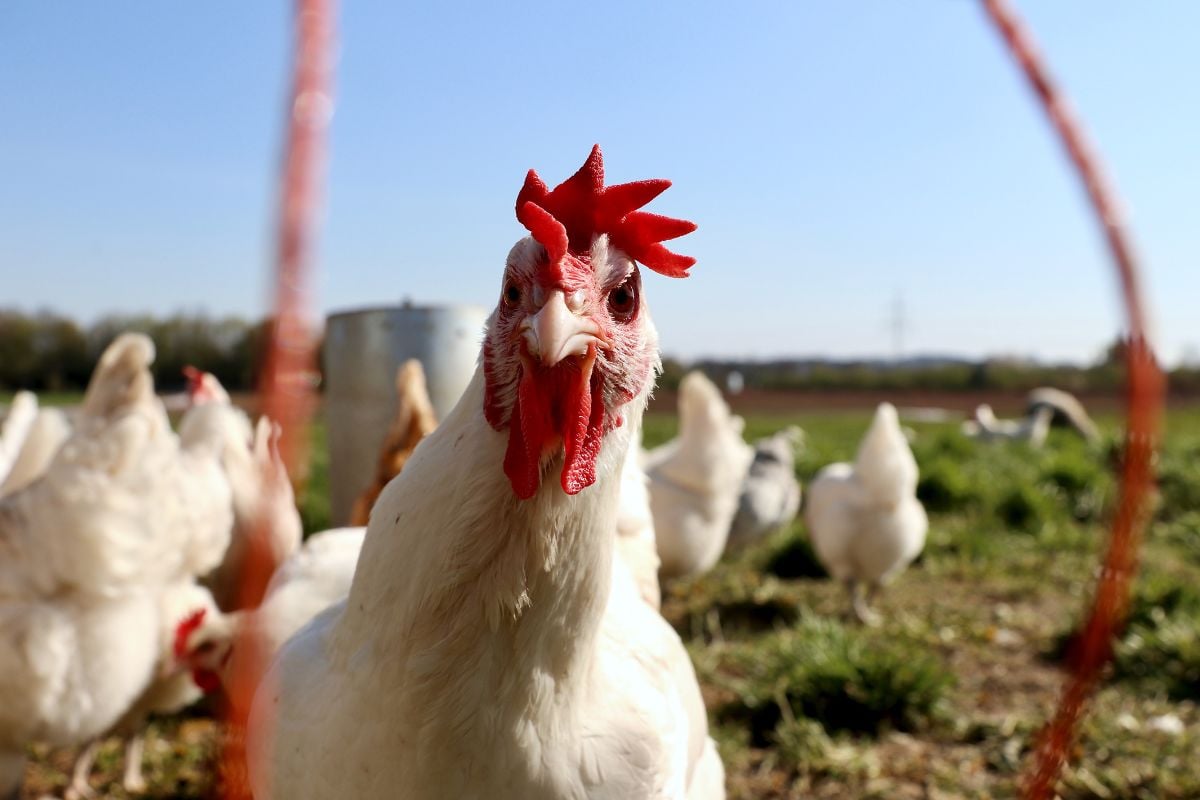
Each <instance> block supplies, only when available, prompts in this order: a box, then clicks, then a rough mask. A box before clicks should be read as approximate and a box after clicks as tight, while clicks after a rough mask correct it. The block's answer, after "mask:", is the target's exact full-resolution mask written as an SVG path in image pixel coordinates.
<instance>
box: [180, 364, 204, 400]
mask: <svg viewBox="0 0 1200 800" xmlns="http://www.w3.org/2000/svg"><path fill="white" fill-rule="evenodd" d="M183 377H184V378H185V379H187V393H188V396H189V397H191V398H192V399H193V400H194V399H196V395H198V394H200V392H201V391H203V388H204V372H203V371H202V370H199V369H197V368H196V367H193V366H192V365H191V364H188V365H187V366H185V367H184V368H183Z"/></svg>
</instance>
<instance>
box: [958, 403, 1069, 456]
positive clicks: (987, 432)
mask: <svg viewBox="0 0 1200 800" xmlns="http://www.w3.org/2000/svg"><path fill="white" fill-rule="evenodd" d="M1053 418H1054V411H1053V409H1051V408H1049V407H1048V406H1039V407H1037V408H1035V409H1034V410H1032V411H1031V412H1030V413H1029V415H1028V416H1026V417H1023V418H1021V419H999V418H997V417H996V414H995V412H994V411H992V407H991V406H990V405H988V404H987V403H982V404H980V405H979V406H977V407H976V408H975V414H974V418H973V419H969V420H967V421H966V422H964V423H963V425H962V430H963V433H964V434H966V435H967V436H969V437H971V438H973V439H979V440H981V441H985V442H992V441H1001V440H1010V441H1018V442H1028V443H1029V445H1030V446H1031V447H1034V448H1039V447H1041V446H1042V445H1043V444H1045V443H1046V436H1047V435H1049V433H1050V422H1051V421H1052V420H1053Z"/></svg>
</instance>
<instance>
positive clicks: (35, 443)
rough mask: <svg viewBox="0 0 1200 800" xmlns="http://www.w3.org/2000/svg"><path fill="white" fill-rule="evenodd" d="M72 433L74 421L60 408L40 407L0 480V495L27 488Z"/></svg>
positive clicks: (40, 474) (43, 470) (39, 475)
mask: <svg viewBox="0 0 1200 800" xmlns="http://www.w3.org/2000/svg"><path fill="white" fill-rule="evenodd" d="M70 436H71V423H70V422H69V421H68V420H67V415H66V413H65V412H64V411H63V410H62V409H60V408H39V409H38V411H37V416H36V417H34V420H33V425H31V426H30V428H29V433H28V435H26V437H25V441H24V442H23V443H22V444H21V449H20V450H19V451H18V452H17V455H16V458H15V459H13V462H12V467H11V468H10V469H9V471H8V475H7V476H6V477H5V478H4V480H3V481H2V482H0V497H3V496H4V495H6V494H12V493H13V492H17V491H20V490H21V489H24V488H25V487H26V486H28V485H29V484H31V483H33V482H34V481H35V480H37V479H38V478H40V477H41V476H42V473H44V472H45V471H46V470H47V469H49V467H50V462H51V461H53V460H54V456H56V455H58V451H59V449H60V448H61V447H62V445H63V442H65V441H66V440H67V439H68V438H70Z"/></svg>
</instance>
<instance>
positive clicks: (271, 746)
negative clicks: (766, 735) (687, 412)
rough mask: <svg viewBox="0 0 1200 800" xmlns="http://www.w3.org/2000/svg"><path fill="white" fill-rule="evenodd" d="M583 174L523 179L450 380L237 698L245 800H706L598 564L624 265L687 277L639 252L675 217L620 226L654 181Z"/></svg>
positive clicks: (632, 339)
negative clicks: (500, 252)
mask: <svg viewBox="0 0 1200 800" xmlns="http://www.w3.org/2000/svg"><path fill="white" fill-rule="evenodd" d="M602 180H603V167H602V163H601V160H600V154H599V148H596V149H594V150H593V152H592V155H591V156H590V157H589V159H588V161H587V163H586V164H585V165H584V167H583V169H581V170H580V171H579V172H578V173H577V174H576V175H575V176H574V177H573V178H572V179H571V180H569V181H567V182H566V183H565V184H563V185H562V186H560V187H558V188H556V189H555V190H554V192H549V191H548V190H547V189H546V187H545V185H544V184H542V183H541V181H540V180H539V179H538V178H537V176H536V174H534V173H532V172H531V173H530V175H529V177H528V178H527V179H526V184H525V188H524V189H522V192H521V194H520V195H519V196H518V203H517V209H518V218H519V219H520V220H521V221H522V223H523V224H525V225H526V227H527V228H529V229H530V231H531V232H532V233H533V234H534V238H526V239H523V240H521V241H520V242H518V243H517V245H516V246H515V247H514V248H513V249H512V251H511V252H510V254H509V257H508V260H507V266H506V270H505V279H504V283H503V287H502V289H501V301H500V304H499V306H498V307H497V309H496V311H495V312H494V313H493V315H492V317H491V318H490V321H489V325H488V332H487V335H486V337H485V340H484V345H483V355H482V358H481V363H480V366H479V368H478V370H477V371H476V373H475V376H474V378H473V379H472V381H471V384H470V385H469V386H468V388H467V390H466V392H465V394H464V395H463V397H462V399H461V400H460V401H459V403H458V405H457V406H456V407H455V408H454V409H453V410H452V411H451V412H450V414H449V416H448V417H447V418H446V419H445V420H443V422H442V423H441V425H440V426H439V427H438V428H437V430H435V431H434V432H433V433H431V434H430V435H429V436H428V437H427V438H426V439H425V440H424V441H423V442H422V443H421V445H420V446H419V447H418V448H417V449H416V451H415V452H414V453H413V456H412V459H411V460H410V461H409V463H408V464H407V465H406V466H405V469H404V471H403V472H402V473H401V474H400V475H399V477H397V478H396V479H395V480H393V481H392V482H391V483H390V484H389V485H388V486H387V488H386V489H385V490H384V492H383V494H382V495H381V497H380V498H379V501H378V503H377V505H376V507H375V511H374V513H373V514H372V515H371V521H370V525H369V527H368V530H367V537H366V542H365V544H364V546H363V554H362V557H361V559H360V561H359V565H358V572H357V574H356V575H355V578H354V585H353V587H352V589H351V591H350V596H349V598H348V599H347V600H346V601H344V602H343V603H340V604H338V605H336V606H334V607H333V608H331V609H329V610H328V611H326V612H325V613H323V614H321V615H320V616H318V617H317V618H316V619H315V620H314V621H313V622H312V623H311V624H310V625H308V626H307V627H305V628H304V629H303V630H301V631H300V632H299V633H298V634H296V636H294V637H293V638H292V639H291V640H289V641H288V643H287V644H286V645H285V646H284V648H283V650H282V651H281V653H280V655H279V657H278V658H277V659H276V661H275V664H274V666H273V668H272V671H271V674H270V675H268V677H267V680H266V682H265V683H264V687H270V688H269V689H268V688H264V689H263V690H261V691H260V692H259V693H258V696H257V697H256V698H255V705H254V710H253V713H252V716H251V721H250V730H249V733H248V746H247V752H248V755H249V764H250V778H251V784H252V786H253V789H254V793H255V796H257V797H260V798H264V799H265V798H288V800H316V799H317V798H343V797H394V798H404V799H405V800H417V798H445V797H455V798H489V799H490V800H506V798H521V799H522V800H527V799H529V800H532V799H535V798H565V797H571V798H626V799H628V800H638V799H639V798H680V799H681V800H682V799H683V798H688V799H689V800H698V799H699V798H720V797H723V796H724V788H723V785H722V784H723V769H722V767H721V763H720V760H719V758H718V757H717V754H716V750H715V749H714V747H713V744H712V741H711V740H710V739H709V738H708V737H707V735H706V724H707V723H706V720H705V715H704V707H703V703H702V701H701V698H700V692H699V687H698V685H697V682H696V678H695V675H694V673H693V670H692V666H691V663H690V661H689V659H688V656H687V652H686V650H685V649H684V648H683V645H682V643H681V642H680V640H679V638H678V636H677V635H676V634H675V633H674V631H673V630H672V629H671V628H670V626H668V625H667V623H666V622H665V621H664V620H663V619H662V617H661V616H659V615H658V614H657V613H656V612H655V611H654V610H653V609H652V608H651V607H650V606H649V605H647V604H646V603H645V602H644V601H643V600H642V599H641V597H640V596H639V594H638V591H637V588H636V585H635V583H634V581H633V580H632V578H631V577H630V575H629V572H628V570H627V569H625V568H624V565H623V564H621V563H620V562H619V561H616V560H615V559H614V550H615V540H616V535H615V530H616V515H617V503H618V495H619V492H620V482H621V467H622V464H623V463H624V461H625V455H626V450H627V448H628V447H629V443H630V437H631V430H636V428H637V426H638V423H639V422H640V418H641V415H642V411H643V409H644V406H645V401H646V397H647V395H648V393H649V391H650V389H651V387H652V384H653V380H654V374H655V370H656V367H657V364H658V352H657V350H658V348H657V335H656V334H655V331H654V327H653V325H652V323H651V321H650V318H649V313H648V310H647V308H646V306H645V304H644V302H643V301H642V298H641V277H640V272H639V270H638V267H637V266H636V265H635V263H634V262H635V260H636V261H638V262H640V263H642V264H643V265H645V266H647V267H649V268H651V269H655V270H656V271H659V272H665V273H667V274H673V275H680V276H682V275H683V274H686V268H687V267H688V266H690V263H691V262H690V259H683V258H682V257H680V256H676V255H674V254H672V253H670V252H669V251H666V250H665V248H663V247H662V246H661V245H659V244H657V242H658V241H661V240H663V239H667V238H672V237H673V236H678V235H682V234H683V233H686V232H687V231H689V230H691V228H692V226H691V225H690V224H689V223H683V222H681V221H678V220H668V219H665V218H661V217H655V216H652V215H648V214H640V213H637V212H634V209H636V208H638V207H640V206H641V205H643V204H645V203H646V202H648V201H649V200H650V199H652V198H653V197H654V196H655V195H656V194H658V193H659V192H661V191H662V189H664V188H665V187H666V183H665V182H642V183H638V184H626V185H623V186H620V187H609V188H607V189H602V188H601V187H602ZM631 212H633V213H631ZM593 225H594V226H596V227H593ZM614 562H615V563H614Z"/></svg>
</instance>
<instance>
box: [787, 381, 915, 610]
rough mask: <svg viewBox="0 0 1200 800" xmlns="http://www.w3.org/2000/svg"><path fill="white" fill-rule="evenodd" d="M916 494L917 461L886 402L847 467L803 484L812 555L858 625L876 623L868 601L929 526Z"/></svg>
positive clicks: (833, 468)
mask: <svg viewBox="0 0 1200 800" xmlns="http://www.w3.org/2000/svg"><path fill="white" fill-rule="evenodd" d="M916 490H917V462H916V459H915V458H913V454H912V451H911V450H910V449H909V446H908V440H907V439H905V437H904V432H903V431H902V430H901V429H900V422H899V418H898V417H897V415H896V409H895V407H894V406H892V405H891V404H890V403H882V404H880V406H879V407H878V408H877V409H876V410H875V418H874V420H872V422H871V427H870V428H869V429H868V430H867V433H866V436H864V437H863V440H862V442H861V443H860V444H859V447H858V455H857V456H856V457H855V459H854V463H853V464H845V463H836V464H830V465H829V466H827V467H824V468H823V469H822V470H821V471H820V472H818V473H817V475H816V477H815V478H813V482H812V485H811V486H809V489H808V504H807V506H806V507H805V512H804V518H805V521H806V522H807V523H808V531H809V537H810V538H811V539H812V544H813V550H814V551H815V552H816V555H817V558H818V560H820V562H821V564H822V566H824V567H825V570H826V571H827V572H828V573H829V574H830V576H831V577H833V578H834V579H835V580H839V581H842V582H843V583H845V584H846V587H847V589H848V591H849V592H850V597H851V602H852V609H853V611H854V614H855V616H856V617H858V619H859V620H860V621H862V622H866V623H875V622H877V621H878V617H877V616H876V615H875V613H874V612H873V611H872V610H871V608H870V600H871V598H872V597H873V596H874V594H875V593H876V592H877V591H878V590H879V588H880V587H882V586H883V585H885V584H886V583H887V582H888V581H890V580H891V579H892V578H894V577H895V576H896V575H897V574H899V573H900V572H901V571H902V570H903V569H904V568H905V567H907V566H908V565H909V563H911V562H912V560H913V559H914V558H916V557H917V556H918V555H919V554H920V552H921V549H922V548H923V547H924V546H925V533H926V530H927V529H928V527H929V521H928V519H927V518H926V516H925V509H924V507H923V506H922V505H921V502H920V501H919V500H917V497H916ZM864 590H865V592H866V593H867V594H866V595H864Z"/></svg>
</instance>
